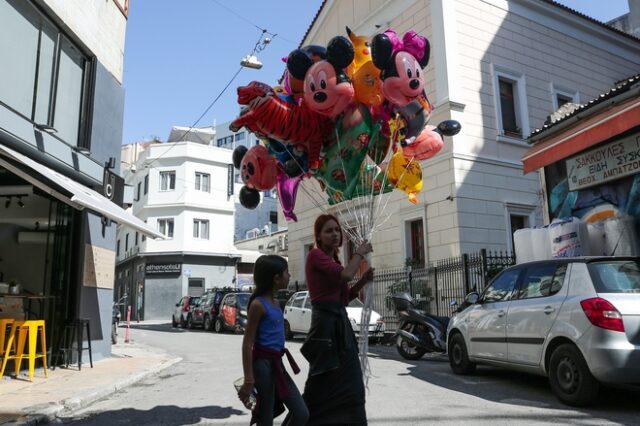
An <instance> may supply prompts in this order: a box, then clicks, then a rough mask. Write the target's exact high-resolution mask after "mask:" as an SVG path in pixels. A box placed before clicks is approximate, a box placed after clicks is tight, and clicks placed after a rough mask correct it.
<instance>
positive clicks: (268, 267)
mask: <svg viewBox="0 0 640 426" xmlns="http://www.w3.org/2000/svg"><path fill="white" fill-rule="evenodd" d="M287 269H289V264H288V263H287V261H286V260H284V258H282V257H280V256H277V255H275V254H267V255H263V256H260V257H259V258H258V260H256V263H255V264H254V265H253V282H254V283H255V285H256V287H255V289H254V290H253V294H251V297H250V298H249V304H248V305H247V306H249V305H251V302H253V300H254V299H255V298H256V297H258V296H264V295H265V294H269V293H272V292H273V285H274V284H273V279H274V278H275V277H276V275H281V274H283V273H284V271H286V270H287ZM247 309H249V308H248V307H247Z"/></svg>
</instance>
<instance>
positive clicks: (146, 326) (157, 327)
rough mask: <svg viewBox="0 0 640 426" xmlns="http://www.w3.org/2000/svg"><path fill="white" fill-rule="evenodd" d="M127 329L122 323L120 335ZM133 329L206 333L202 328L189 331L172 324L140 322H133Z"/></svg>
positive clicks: (119, 330)
mask: <svg viewBox="0 0 640 426" xmlns="http://www.w3.org/2000/svg"><path fill="white" fill-rule="evenodd" d="M125 328H126V326H125V325H123V323H120V328H119V329H118V335H120V333H124V331H122V330H124V329H125ZM131 329H132V330H149V331H162V332H165V333H186V332H187V331H189V332H194V331H196V332H198V331H199V332H202V331H204V330H203V329H202V328H194V329H188V328H181V327H172V326H171V323H170V322H167V323H160V324H145V323H144V322H139V323H135V322H132V323H131Z"/></svg>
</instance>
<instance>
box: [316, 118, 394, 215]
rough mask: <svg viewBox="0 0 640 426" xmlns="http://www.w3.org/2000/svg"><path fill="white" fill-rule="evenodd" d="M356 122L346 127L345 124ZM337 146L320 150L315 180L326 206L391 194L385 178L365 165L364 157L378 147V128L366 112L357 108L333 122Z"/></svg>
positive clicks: (378, 125) (371, 166)
mask: <svg viewBox="0 0 640 426" xmlns="http://www.w3.org/2000/svg"><path fill="white" fill-rule="evenodd" d="M349 121H355V124H352V125H350V126H349V127H347V124H346V122H349ZM336 135H337V142H336V143H334V144H333V145H331V146H328V147H325V148H323V151H322V155H321V158H324V159H323V161H322V163H321V165H320V167H319V169H318V171H317V172H316V173H315V174H314V177H315V178H316V179H317V180H318V181H319V182H320V185H321V186H322V189H323V190H324V192H325V193H326V194H327V197H328V201H329V204H331V205H333V204H337V203H339V202H342V201H345V200H351V199H352V198H353V197H358V196H365V195H370V194H371V193H372V186H373V188H374V189H373V191H374V195H375V194H379V193H380V190H383V191H384V192H388V191H391V190H392V187H391V186H390V185H386V184H384V185H383V180H384V175H383V173H381V172H379V169H378V168H377V167H376V166H375V164H367V163H364V164H363V162H364V160H365V158H366V156H367V154H369V153H372V150H374V149H375V147H377V146H379V138H381V137H382V135H381V134H380V124H379V123H374V122H373V120H372V118H371V114H370V113H369V110H368V109H367V108H366V107H364V106H359V107H357V108H356V109H355V110H352V111H350V112H348V113H346V114H343V115H342V116H340V117H339V118H338V119H337V120H336Z"/></svg>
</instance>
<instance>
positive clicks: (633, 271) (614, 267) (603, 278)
mask: <svg viewBox="0 0 640 426" xmlns="http://www.w3.org/2000/svg"><path fill="white" fill-rule="evenodd" d="M589 272H590V273H591V278H592V279H593V285H594V286H595V288H596V291H597V292H598V293H640V261H638V260H624V261H603V262H593V263H589Z"/></svg>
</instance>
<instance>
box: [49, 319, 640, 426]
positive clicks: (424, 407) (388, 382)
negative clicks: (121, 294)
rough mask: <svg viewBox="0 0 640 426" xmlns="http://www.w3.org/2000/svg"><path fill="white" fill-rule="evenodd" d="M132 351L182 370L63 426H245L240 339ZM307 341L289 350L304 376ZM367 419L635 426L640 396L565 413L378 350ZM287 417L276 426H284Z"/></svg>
mask: <svg viewBox="0 0 640 426" xmlns="http://www.w3.org/2000/svg"><path fill="white" fill-rule="evenodd" d="M132 338H133V339H134V340H135V341H138V342H141V343H144V344H147V345H151V346H156V347H160V348H163V349H164V350H166V351H168V352H170V353H173V354H176V355H179V356H181V357H182V358H183V361H182V362H180V363H178V364H176V365H174V366H173V367H171V368H170V369H168V370H164V371H163V372H161V373H160V374H158V375H155V376H152V377H150V378H148V379H146V380H144V381H143V382H140V383H138V384H137V385H134V386H132V387H129V388H126V389H124V390H122V391H120V392H119V393H118V394H116V395H113V396H111V397H109V398H107V399H105V400H102V401H98V402H97V403H95V404H93V405H92V406H91V407H88V408H86V409H84V410H83V411H80V412H77V413H73V415H70V416H69V417H66V418H61V419H59V420H58V422H59V423H65V424H73V425H105V426H106V425H109V426H112V425H154V426H160V425H167V426H177V425H196V424H197V425H247V424H248V423H249V415H248V412H247V410H246V409H244V407H243V406H242V404H241V403H240V401H239V400H238V399H237V397H236V394H235V390H234V389H233V385H232V383H233V381H234V380H235V379H237V378H238V377H241V376H242V365H241V361H240V345H241V340H242V336H240V335H234V334H215V333H210V332H204V331H202V330H182V329H172V328H171V325H170V324H168V323H167V324H149V323H141V324H138V325H135V329H134V330H133V331H132ZM301 343H302V341H301V340H296V341H293V342H288V347H289V348H290V350H291V351H292V353H293V354H294V357H295V358H296V360H297V361H298V364H299V365H300V367H301V368H302V372H301V373H300V374H299V375H297V376H295V377H294V380H295V381H296V383H297V384H298V387H299V388H300V389H303V387H304V380H305V378H306V374H307V363H306V361H305V360H304V358H303V357H302V355H300V353H299V349H300V346H301ZM370 349H371V350H370V354H371V356H370V363H371V367H372V371H373V376H372V377H371V379H370V380H369V391H368V394H367V414H368V418H369V423H370V424H372V425H426V424H445V425H473V426H478V425H490V426H497V425H508V426H513V425H514V424H516V425H518V426H519V425H549V424H575V425H639V424H640V393H638V392H631V391H625V390H612V389H605V390H604V391H603V392H602V394H601V399H600V401H599V403H598V404H597V406H595V407H593V408H591V409H575V408H571V407H567V406H564V405H562V404H561V403H559V402H558V401H557V400H556V399H555V397H554V396H553V395H552V393H551V391H550V389H549V386H548V384H547V380H546V379H545V378H542V377H537V376H531V375H526V374H521V373H514V372H510V371H505V370H500V369H495V368H488V367H487V368H482V367H480V368H478V370H477V372H476V374H475V375H473V376H468V377H460V376H455V375H453V374H452V373H451V371H450V369H449V365H448V363H447V360H446V358H444V357H442V356H435V357H429V358H427V357H425V358H423V359H421V360H419V361H406V360H404V359H402V358H401V357H400V356H399V355H398V354H397V352H396V350H395V347H393V346H372V347H371V348H370ZM282 418H283V416H281V417H280V418H278V419H277V420H276V424H279V421H282Z"/></svg>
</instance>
